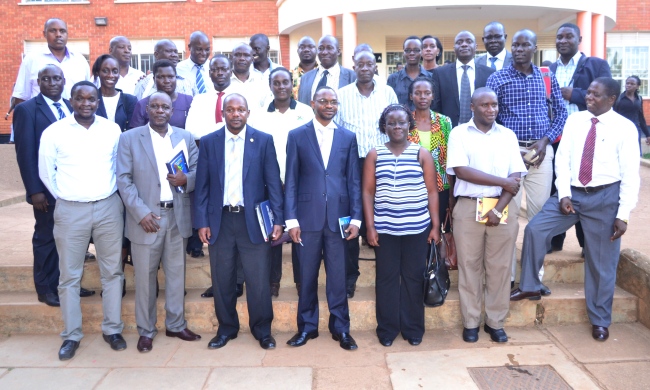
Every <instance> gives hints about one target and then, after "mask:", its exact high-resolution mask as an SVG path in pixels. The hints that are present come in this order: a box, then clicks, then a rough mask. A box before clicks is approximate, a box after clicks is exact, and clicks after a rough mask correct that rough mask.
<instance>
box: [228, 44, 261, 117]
mask: <svg viewBox="0 0 650 390" xmlns="http://www.w3.org/2000/svg"><path fill="white" fill-rule="evenodd" d="M253 55H254V53H253V49H252V48H251V47H250V46H249V45H247V44H245V43H240V44H239V45H237V46H235V48H234V49H232V57H231V58H232V76H231V77H230V80H231V82H232V84H233V85H237V86H238V87H239V88H240V91H239V92H238V93H240V94H242V95H244V97H245V98H246V101H247V102H248V108H249V109H250V110H251V112H255V111H256V110H258V109H260V107H262V105H263V104H264V102H265V101H266V99H268V98H269V97H270V96H271V92H270V91H269V86H268V82H266V83H265V82H263V81H262V74H261V73H260V72H253V71H251V69H252V68H253V67H252V66H251V65H252V64H253Z"/></svg>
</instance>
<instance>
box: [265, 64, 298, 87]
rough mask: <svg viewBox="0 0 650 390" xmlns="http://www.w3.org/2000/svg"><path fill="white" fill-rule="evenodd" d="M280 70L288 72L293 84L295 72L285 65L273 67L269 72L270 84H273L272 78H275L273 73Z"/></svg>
mask: <svg viewBox="0 0 650 390" xmlns="http://www.w3.org/2000/svg"><path fill="white" fill-rule="evenodd" d="M278 72H287V74H288V75H289V80H291V83H292V84H293V74H292V73H291V71H290V70H289V69H287V68H285V67H284V66H278V67H277V68H275V69H273V70H272V71H271V73H269V86H270V85H271V79H273V75H274V74H276V73H278Z"/></svg>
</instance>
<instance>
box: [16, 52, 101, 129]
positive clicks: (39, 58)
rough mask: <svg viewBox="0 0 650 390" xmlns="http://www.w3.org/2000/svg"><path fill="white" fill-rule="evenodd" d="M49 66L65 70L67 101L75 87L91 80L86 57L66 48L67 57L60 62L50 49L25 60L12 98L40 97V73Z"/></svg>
mask: <svg viewBox="0 0 650 390" xmlns="http://www.w3.org/2000/svg"><path fill="white" fill-rule="evenodd" d="M49 64H53V65H56V66H58V67H59V68H61V69H62V70H63V76H64V77H65V85H64V86H63V93H62V97H63V98H65V99H70V90H72V86H73V85H75V84H76V83H78V82H79V81H89V80H90V67H89V66H88V61H86V58H84V56H82V55H81V54H78V53H75V52H71V51H70V50H68V49H67V48H66V54H65V57H63V60H62V61H61V62H59V60H58V59H57V58H56V57H55V56H54V54H52V52H51V51H50V49H49V48H48V49H45V51H43V52H40V53H31V54H28V55H27V56H25V58H23V62H22V63H21V64H20V69H19V70H18V77H16V85H15V86H14V92H13V94H12V95H11V96H13V97H17V98H19V99H23V100H29V99H31V98H33V97H34V96H36V95H38V94H39V93H40V92H41V89H40V88H39V86H38V72H39V71H40V70H41V69H43V67H45V65H49ZM57 118H58V116H57Z"/></svg>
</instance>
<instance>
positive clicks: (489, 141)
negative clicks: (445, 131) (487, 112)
mask: <svg viewBox="0 0 650 390" xmlns="http://www.w3.org/2000/svg"><path fill="white" fill-rule="evenodd" d="M456 167H469V168H474V169H476V170H479V171H481V172H485V173H487V174H489V175H492V176H497V177H503V178H506V177H508V176H510V175H511V174H513V173H517V172H519V173H521V176H522V177H523V176H525V175H526V173H527V172H528V171H527V170H526V166H525V165H524V162H523V160H522V159H521V154H520V153H519V143H518V142H517V136H515V133H514V132H513V131H512V130H510V129H508V128H506V127H503V126H501V125H499V124H496V123H494V125H492V129H490V130H489V131H488V132H487V133H484V132H482V131H481V130H479V129H477V128H476V125H475V124H474V119H471V120H470V121H469V122H467V123H463V124H462V125H458V126H456V127H454V128H453V129H452V130H451V133H449V144H448V146H447V173H448V174H450V175H455V174H456V173H454V168H456ZM501 190H502V188H501V187H497V186H484V185H479V184H474V183H470V182H468V181H465V180H462V179H460V178H458V177H456V184H455V186H454V195H455V196H468V197H476V198H480V197H487V198H498V197H499V196H501Z"/></svg>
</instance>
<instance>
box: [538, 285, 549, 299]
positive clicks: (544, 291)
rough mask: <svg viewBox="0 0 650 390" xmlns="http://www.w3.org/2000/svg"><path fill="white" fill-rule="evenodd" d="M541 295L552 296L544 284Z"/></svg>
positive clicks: (540, 291)
mask: <svg viewBox="0 0 650 390" xmlns="http://www.w3.org/2000/svg"><path fill="white" fill-rule="evenodd" d="M539 293H540V294H542V296H543V297H547V296H549V295H551V289H550V288H548V287H547V286H546V285H545V284H542V288H540V289H539Z"/></svg>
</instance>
